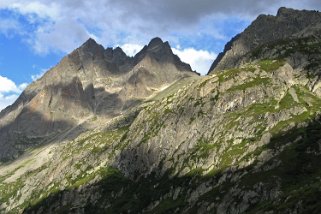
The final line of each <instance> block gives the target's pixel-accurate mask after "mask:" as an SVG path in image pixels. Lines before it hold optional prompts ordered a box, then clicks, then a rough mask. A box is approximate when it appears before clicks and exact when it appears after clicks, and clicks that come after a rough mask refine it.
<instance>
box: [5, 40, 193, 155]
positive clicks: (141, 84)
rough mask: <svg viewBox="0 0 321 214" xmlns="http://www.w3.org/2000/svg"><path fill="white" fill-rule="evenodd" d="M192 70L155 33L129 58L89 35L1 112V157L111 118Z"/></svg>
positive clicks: (17, 153)
mask: <svg viewBox="0 0 321 214" xmlns="http://www.w3.org/2000/svg"><path fill="white" fill-rule="evenodd" d="M195 75H196V73H195V72H193V71H192V70H191V67H190V66H189V65H187V64H185V63H183V62H181V61H180V59H179V58H178V57H177V56H176V55H174V54H173V52H172V51H171V48H170V46H169V44H168V42H163V41H162V40H161V39H159V38H155V39H153V40H152V41H151V42H150V43H149V44H148V45H147V46H145V47H144V49H143V50H141V51H140V52H139V53H138V54H137V55H136V56H135V57H132V58H131V57H128V56H127V55H126V54H125V53H124V52H123V51H122V49H121V48H119V47H117V48H115V49H111V48H107V49H104V48H103V46H101V45H98V44H97V43H96V42H95V41H94V40H93V39H89V40H88V41H86V42H85V43H84V44H83V45H82V46H81V47H80V48H78V49H76V50H75V51H73V52H72V53H71V54H69V55H68V56H66V57H65V58H63V59H62V60H61V62H60V63H59V64H58V65H57V66H55V67H54V68H52V69H50V70H49V71H48V72H47V73H46V74H45V75H44V76H43V77H42V78H41V79H39V80H37V81H36V82H34V83H32V84H31V85H29V86H28V87H27V88H26V90H25V91H24V92H23V93H22V95H21V96H20V97H19V98H18V100H17V101H16V102H15V103H14V104H13V105H12V106H10V107H8V108H7V109H5V110H4V111H2V112H1V114H0V139H1V141H0V146H1V148H2V149H1V151H0V160H5V159H8V160H9V159H12V158H15V157H18V156H19V155H20V154H21V153H22V152H23V151H24V150H25V149H27V148H29V147H33V146H35V145H41V144H47V143H50V142H51V141H53V140H55V139H57V138H58V137H60V136H61V135H63V134H64V133H66V132H67V131H68V130H70V129H71V128H73V127H75V126H78V125H80V124H82V123H84V122H86V121H88V119H90V118H94V117H95V118H96V117H98V118H99V119H102V120H104V119H105V120H108V119H111V118H113V117H115V116H117V115H120V114H122V113H123V112H124V111H126V110H127V109H129V108H132V107H134V106H136V105H137V104H138V103H140V102H142V101H143V100H144V99H145V98H147V97H149V96H150V95H152V94H153V93H155V92H157V91H158V90H160V89H162V88H163V87H167V86H168V85H170V84H171V83H173V82H175V81H177V80H179V79H181V78H185V77H189V76H195ZM88 126H90V124H89V125H88Z"/></svg>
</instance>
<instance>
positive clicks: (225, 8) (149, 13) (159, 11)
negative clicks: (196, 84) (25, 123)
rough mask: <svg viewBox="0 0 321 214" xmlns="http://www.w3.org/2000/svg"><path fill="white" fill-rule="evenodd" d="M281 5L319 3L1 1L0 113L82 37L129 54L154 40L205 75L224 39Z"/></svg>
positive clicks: (313, 0) (313, 1)
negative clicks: (158, 38) (162, 42)
mask: <svg viewBox="0 0 321 214" xmlns="http://www.w3.org/2000/svg"><path fill="white" fill-rule="evenodd" d="M280 6H287V7H292V8H297V9H316V10H320V9H321V3H320V2H319V0H301V1H299V0H284V1H282V0H267V1H258V0H244V1H234V0H225V1H216V0H163V1H157V2H153V1H146V0H136V1H131V0H117V1H112V0H95V1H85V0H56V1H50V0H29V1H25V0H1V1H0V110H1V109H3V108H4V107H5V106H7V105H9V104H11V103H12V102H13V101H14V100H15V99H16V98H17V96H18V95H19V93H21V92H22V90H23V89H24V88H25V87H26V85H27V84H29V83H31V82H32V81H33V80H35V79H37V78H38V77H40V76H41V74H43V73H44V72H45V71H46V70H48V69H49V68H50V67H52V66H54V65H56V64H57V63H58V62H59V61H60V59H61V58H62V57H63V56H65V55H66V54H67V53H69V52H70V51H72V50H73V49H75V48H77V47H78V46H80V45H81V44H82V43H83V42H85V41H86V40H87V39H88V38H89V37H92V38H94V39H95V40H96V41H97V42H98V43H101V44H102V45H104V46H105V47H115V46H121V47H122V48H123V49H124V50H125V52H127V53H128V54H129V55H133V54H134V53H136V52H137V51H138V50H139V49H140V48H141V47H142V46H143V45H145V44H147V43H148V42H149V41H150V39H151V38H153V37H155V36H158V37H161V38H162V39H163V40H166V41H169V42H170V44H171V46H172V48H173V51H174V53H176V54H178V55H179V56H180V57H181V58H182V59H183V60H184V61H186V62H188V63H190V64H191V65H192V67H193V68H194V69H196V70H197V71H198V72H201V73H203V74H204V73H206V72H207V70H208V69H209V67H210V65H211V63H212V62H213V60H214V59H215V57H216V56H217V54H218V53H219V52H220V51H222V50H223V48H224V45H225V43H226V42H227V41H229V40H230V39H231V37H233V36H234V35H235V34H237V33H239V32H241V31H243V30H244V29H245V28H246V27H247V26H248V25H249V24H250V23H251V21H253V20H254V19H255V17H256V16H257V15H259V14H262V13H265V14H276V12H277V9H278V8H279V7H280Z"/></svg>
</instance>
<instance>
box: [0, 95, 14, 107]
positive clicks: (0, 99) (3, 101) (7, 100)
mask: <svg viewBox="0 0 321 214" xmlns="http://www.w3.org/2000/svg"><path fill="white" fill-rule="evenodd" d="M17 98H18V95H17V94H12V95H8V96H5V95H3V94H1V93H0V111H1V110H2V109H4V108H6V107H7V106H9V105H11V104H12V103H13V102H14V101H15V100H16V99H17Z"/></svg>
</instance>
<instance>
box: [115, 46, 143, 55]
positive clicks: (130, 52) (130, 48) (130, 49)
mask: <svg viewBox="0 0 321 214" xmlns="http://www.w3.org/2000/svg"><path fill="white" fill-rule="evenodd" d="M120 47H121V49H122V50H123V51H124V52H125V53H126V54H127V55H128V56H135V55H136V54H137V53H138V52H139V51H140V50H141V49H142V48H143V47H144V46H143V45H139V44H124V45H121V46H120Z"/></svg>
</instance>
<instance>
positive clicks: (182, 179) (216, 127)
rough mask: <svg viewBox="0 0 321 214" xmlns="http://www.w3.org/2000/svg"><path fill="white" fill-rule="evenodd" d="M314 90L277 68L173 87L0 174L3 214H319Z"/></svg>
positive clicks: (268, 64) (318, 105) (256, 67)
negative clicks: (42, 157)
mask: <svg viewBox="0 0 321 214" xmlns="http://www.w3.org/2000/svg"><path fill="white" fill-rule="evenodd" d="M311 81H313V80H312V79H311V78H310V77H309V75H308V74H305V73H303V72H298V71H297V70H293V69H292V67H291V66H290V65H289V64H288V63H287V62H286V61H285V60H259V61H254V62H253V63H248V64H245V65H243V66H241V67H239V68H233V69H229V70H224V71H222V72H218V73H215V74H213V75H210V76H206V77H200V78H191V79H184V80H181V81H178V82H176V83H174V85H173V86H171V87H170V88H168V89H167V90H164V91H163V92H160V94H158V95H157V96H155V97H154V98H151V99H149V100H148V101H147V102H146V103H144V104H143V105H142V106H140V107H138V108H137V109H136V110H135V111H133V112H132V113H129V114H127V115H123V116H122V118H120V119H118V120H116V122H114V124H112V125H110V124H109V125H106V127H100V128H99V129H97V130H96V131H90V132H87V133H84V134H82V135H80V136H79V137H77V138H76V139H74V140H71V141H66V142H64V143H63V144H61V145H60V146H52V147H49V148H48V147H46V148H40V149H38V150H36V151H31V153H32V154H33V155H32V156H31V157H33V158H31V159H30V158H29V159H28V158H25V159H21V160H18V161H17V162H16V163H15V166H16V168H12V169H11V170H7V171H6V173H5V174H1V185H0V195H1V197H0V200H1V208H2V211H3V212H10V213H21V212H23V211H25V212H27V213H28V212H30V213H31V212H32V211H35V210H38V211H41V212H52V213H59V212H60V213H64V212H67V211H68V212H70V211H71V210H72V211H77V212H89V211H94V210H95V211H96V212H98V211H101V212H107V213H113V212H116V211H117V212H122V211H123V212H128V211H131V212H133V213H137V212H146V213H168V212H174V213H175V212H176V213H180V212H189V213H197V212H198V213H204V212H214V213H222V212H229V213H242V212H252V213H260V212H264V211H270V210H277V211H279V212H282V213H292V212H296V211H298V212H300V211H301V212H302V211H303V210H310V211H313V212H317V211H320V209H321V207H320V206H319V205H318V203H317V201H318V198H319V196H320V195H321V194H320V189H319V186H320V179H319V178H320V169H319V167H318V163H319V161H320V154H321V153H320V145H319V144H320V143H319V139H321V136H320V135H321V134H320V133H321V132H320V128H321V125H320V124H321V123H320V120H319V115H320V113H321V99H320V97H319V96H317V94H315V93H314V91H316V90H317V88H316V87H314V88H312V87H311ZM315 85H317V84H314V86H315ZM162 93H163V94H162ZM124 121H126V122H124ZM43 152H47V153H48V154H50V155H49V156H50V158H48V160H46V161H43V163H42V164H39V167H37V168H36V169H33V170H27V171H21V169H23V168H28V167H30V165H32V164H33V162H34V161H35V159H37V157H38V156H39V155H40V154H42V153H43ZM2 167H3V166H2ZM19 171H20V172H19Z"/></svg>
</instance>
